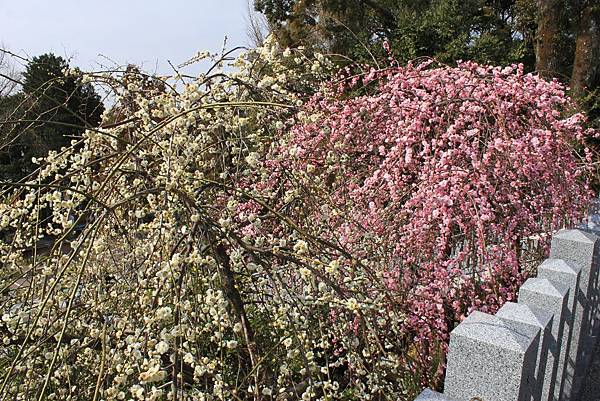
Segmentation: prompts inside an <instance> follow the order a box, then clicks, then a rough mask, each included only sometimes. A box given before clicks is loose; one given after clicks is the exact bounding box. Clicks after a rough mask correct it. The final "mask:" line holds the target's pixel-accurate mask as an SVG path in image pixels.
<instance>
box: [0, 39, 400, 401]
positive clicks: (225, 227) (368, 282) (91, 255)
mask: <svg viewBox="0 0 600 401" xmlns="http://www.w3.org/2000/svg"><path fill="white" fill-rule="evenodd" d="M205 57H207V55H206V54H199V55H198V56H197V59H203V58H205ZM220 64H223V63H222V62H220ZM331 67H332V64H331V62H330V61H328V59H327V58H326V57H324V56H321V55H317V56H316V58H314V59H313V58H311V57H309V56H307V55H305V54H304V53H303V52H302V51H298V50H290V49H287V50H286V49H279V48H278V47H277V46H276V45H275V42H274V41H273V40H271V39H270V40H268V41H267V42H266V44H265V46H264V47H262V48H259V49H255V50H251V51H249V52H247V53H242V54H240V55H239V56H238V57H237V58H236V59H235V61H233V63H232V64H231V65H220V66H217V67H216V69H215V70H213V71H211V72H210V75H207V74H203V75H200V76H199V77H198V78H197V79H195V80H190V79H189V78H185V77H184V76H179V77H176V79H175V80H169V79H164V78H161V77H148V76H146V75H144V74H142V73H140V72H139V71H137V70H135V69H128V70H127V72H125V73H124V74H121V75H119V74H106V73H103V74H90V75H86V77H87V78H85V79H86V81H89V80H91V79H94V80H95V81H97V82H101V83H102V82H104V83H106V84H108V85H109V86H110V87H111V88H113V89H114V91H115V93H114V95H115V105H114V107H113V108H112V109H111V110H110V111H108V112H106V113H105V114H104V123H103V125H104V126H106V127H110V128H101V129H99V130H95V131H91V130H90V131H87V132H86V133H85V134H84V135H83V137H82V139H81V141H80V143H78V144H77V146H73V147H71V148H67V149H64V151H63V152H53V153H51V154H49V155H48V157H47V158H45V159H44V160H36V161H37V162H39V164H40V169H39V171H38V174H37V176H36V177H35V178H34V179H32V181H31V182H29V183H28V184H29V185H25V186H24V187H22V188H21V189H17V190H15V191H14V192H13V193H11V194H10V195H8V196H6V197H5V198H3V199H2V202H1V203H0V229H1V230H2V231H1V235H2V242H1V243H0V257H1V263H0V288H2V289H3V291H2V292H0V303H1V304H2V305H3V314H2V319H1V322H0V333H1V335H2V345H1V346H0V366H2V367H3V368H2V369H0V374H1V375H2V378H1V381H0V394H2V395H3V396H4V397H5V398H9V399H15V400H31V399H49V400H106V401H109V400H163V399H169V400H171V399H178V400H206V401H209V400H211V401H212V400H234V399H235V400H246V399H255V400H258V399H265V400H282V399H302V400H311V399H320V400H338V399H376V398H377V397H378V396H379V395H381V394H387V395H390V396H391V395H392V394H394V395H399V394H401V390H400V389H399V384H398V383H397V382H395V381H393V380H391V379H390V377H395V376H397V375H398V372H399V371H400V369H401V366H402V365H401V362H402V361H401V359H402V358H401V356H399V355H397V354H394V352H393V350H394V347H396V345H395V344H388V343H384V342H383V340H382V339H381V338H379V337H378V335H377V333H378V331H377V330H375V328H376V327H386V329H387V330H390V332H392V333H394V332H396V331H398V329H397V327H398V325H399V324H401V319H399V318H398V316H394V315H393V314H392V313H391V312H388V310H387V309H386V307H385V305H387V304H388V302H389V299H388V298H386V297H385V296H384V295H382V292H381V291H374V290H373V291H370V292H369V291H366V290H365V289H366V288H369V289H373V288H375V287H376V286H377V285H378V284H376V283H377V282H379V281H378V279H381V277H373V276H372V275H369V274H370V270H369V269H367V268H366V267H365V268H363V264H362V262H357V261H355V260H351V259H350V258H349V257H348V256H347V255H345V254H344V253H343V252H342V251H340V249H339V247H335V246H333V245H327V244H325V243H324V242H322V241H317V240H315V238H317V237H318V236H319V235H323V234H324V232H323V231H321V230H324V229H323V228H322V227H320V226H319V225H318V224H315V222H312V221H308V222H302V223H298V225H295V223H293V222H292V220H291V219H292V218H293V219H294V220H296V221H298V222H300V221H301V219H300V217H299V216H302V207H303V205H301V204H300V203H299V202H298V199H299V197H300V196H302V194H303V192H302V187H301V186H298V187H286V188H277V189H275V190H272V189H269V188H267V189H264V188H262V187H261V186H260V185H246V186H245V187H244V185H243V184H244V183H252V184H254V183H256V182H267V181H268V180H269V179H271V177H270V176H269V174H268V173H267V172H266V171H265V170H264V162H265V160H264V159H265V155H266V154H267V153H268V151H269V150H270V149H271V148H272V144H273V143H276V142H277V140H278V135H280V134H281V133H280V132H279V130H283V129H284V128H285V126H286V125H285V124H284V122H286V121H288V119H289V118H290V117H291V115H292V113H291V111H293V110H294V108H295V107H297V106H298V105H301V104H302V103H303V100H302V98H301V96H300V95H298V94H297V92H299V88H302V91H306V90H307V86H308V85H310V83H311V82H318V81H319V80H322V79H324V78H326V77H327V76H329V75H328V74H329V72H328V71H329V70H330V69H331ZM72 73H73V74H78V73H79V72H77V71H72ZM176 84H178V85H180V88H179V89H177V87H176ZM181 85H183V87H181ZM290 154H292V150H290ZM282 157H284V158H287V157H288V155H283V156H282ZM40 183H42V184H48V185H39V184H40ZM278 196H279V197H281V200H282V202H284V205H285V206H284V207H282V208H278V209H276V208H272V207H270V206H269V200H270V199H272V198H274V197H278ZM317 203H318V202H317ZM319 207H320V206H319ZM332 210H335V208H332ZM324 244H325V245H324ZM369 251H370V250H369ZM349 271H350V272H351V273H348V272H349ZM365 298H368V299H365ZM367 315H368V316H371V317H370V318H368V319H367V318H366V317H365V316H367ZM390 338H393V335H392V336H391V337H390ZM397 341H398V342H400V341H404V339H401V338H398V339H397ZM396 348H398V347H396ZM40 397H41V398H40ZM398 399H400V398H398Z"/></svg>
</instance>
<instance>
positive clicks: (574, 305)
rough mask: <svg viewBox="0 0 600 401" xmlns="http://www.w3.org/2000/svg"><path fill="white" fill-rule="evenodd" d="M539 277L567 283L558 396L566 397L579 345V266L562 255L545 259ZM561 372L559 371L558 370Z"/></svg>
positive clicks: (580, 296) (580, 301)
mask: <svg viewBox="0 0 600 401" xmlns="http://www.w3.org/2000/svg"><path fill="white" fill-rule="evenodd" d="M538 277H539V278H545V279H548V280H550V281H552V282H554V283H562V284H564V285H567V286H568V287H569V300H568V302H567V313H566V314H565V315H564V321H565V331H564V336H563V344H562V355H563V356H562V358H561V364H562V382H561V399H563V400H567V399H569V397H570V394H571V392H572V389H573V385H574V382H575V375H576V364H577V354H578V349H579V345H580V338H581V334H582V333H581V327H582V323H583V322H582V319H583V318H584V316H583V302H585V295H584V294H583V292H582V291H581V288H580V285H579V284H580V279H581V268H580V267H579V266H577V265H575V264H574V263H572V262H568V261H565V260H563V259H546V260H545V261H544V262H543V263H542V264H541V265H540V267H539V268H538ZM559 374H560V372H559Z"/></svg>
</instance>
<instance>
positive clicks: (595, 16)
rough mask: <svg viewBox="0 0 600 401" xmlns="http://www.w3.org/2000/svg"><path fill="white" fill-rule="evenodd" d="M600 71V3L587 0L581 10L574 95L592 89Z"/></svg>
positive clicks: (573, 85) (572, 79) (575, 63)
mask: <svg viewBox="0 0 600 401" xmlns="http://www.w3.org/2000/svg"><path fill="white" fill-rule="evenodd" d="M599 73H600V4H599V3H598V0H587V1H586V2H585V4H584V6H583V9H582V11H581V17H580V20H579V31H578V32H577V41H576V47H575V61H574V63H573V73H572V74H571V89H572V90H573V95H575V96H577V97H579V96H582V95H584V94H585V91H586V89H591V88H592V87H593V86H594V84H595V83H596V80H597V79H598V78H600V77H599Z"/></svg>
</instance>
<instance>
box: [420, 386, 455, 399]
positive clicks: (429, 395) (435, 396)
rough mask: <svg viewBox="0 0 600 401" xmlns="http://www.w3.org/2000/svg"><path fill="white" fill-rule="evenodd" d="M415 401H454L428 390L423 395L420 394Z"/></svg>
mask: <svg viewBox="0 0 600 401" xmlns="http://www.w3.org/2000/svg"><path fill="white" fill-rule="evenodd" d="M415 401H452V399H450V398H448V397H446V396H445V395H443V394H440V393H437V392H435V391H433V390H430V389H428V388H426V389H425V390H423V392H422V393H421V394H419V396H418V397H417V398H416V399H415Z"/></svg>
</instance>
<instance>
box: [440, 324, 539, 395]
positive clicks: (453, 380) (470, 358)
mask: <svg viewBox="0 0 600 401" xmlns="http://www.w3.org/2000/svg"><path fill="white" fill-rule="evenodd" d="M539 340H540V330H539V328H534V327H526V326H524V325H521V324H514V322H511V321H509V320H503V319H501V318H499V317H496V316H492V315H488V314H486V313H482V312H473V313H472V314H471V315H470V316H469V317H467V318H466V319H465V320H464V321H463V322H462V323H460V324H459V325H458V326H457V327H456V328H455V329H454V330H453V331H452V333H451V334H450V349H449V352H448V357H447V359H448V361H447V367H446V380H445V385H444V394H445V395H446V396H448V397H450V398H452V399H455V400H456V401H470V400H471V399H473V398H474V397H479V398H481V399H482V400H490V401H491V400H494V401H515V400H519V401H521V400H531V399H532V397H533V396H534V393H535V385H536V382H535V369H536V358H537V350H538V346H539Z"/></svg>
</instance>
